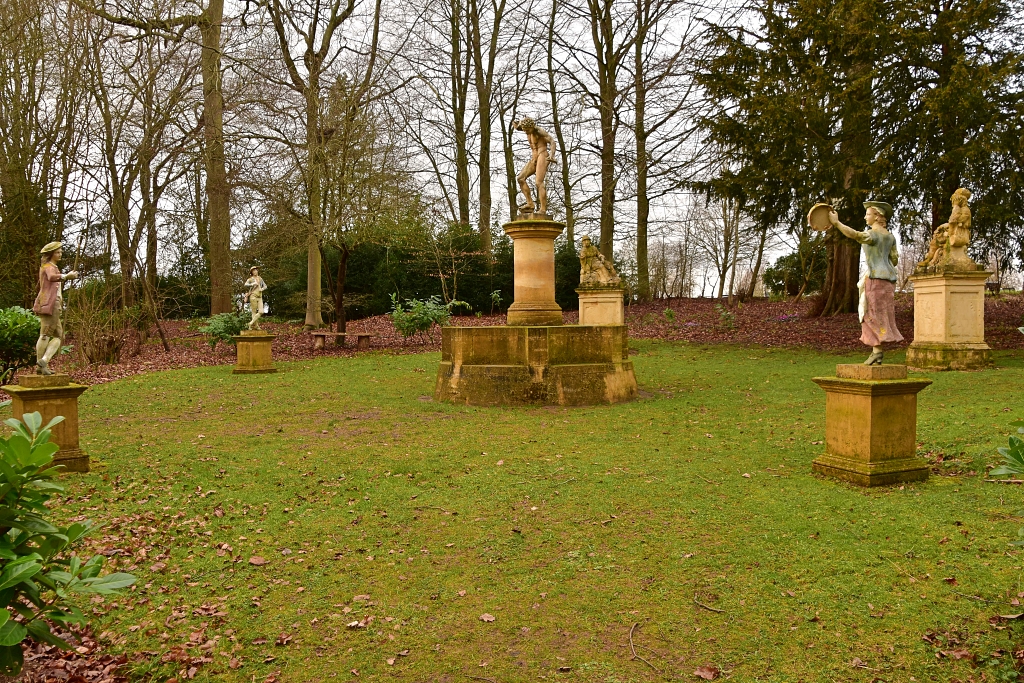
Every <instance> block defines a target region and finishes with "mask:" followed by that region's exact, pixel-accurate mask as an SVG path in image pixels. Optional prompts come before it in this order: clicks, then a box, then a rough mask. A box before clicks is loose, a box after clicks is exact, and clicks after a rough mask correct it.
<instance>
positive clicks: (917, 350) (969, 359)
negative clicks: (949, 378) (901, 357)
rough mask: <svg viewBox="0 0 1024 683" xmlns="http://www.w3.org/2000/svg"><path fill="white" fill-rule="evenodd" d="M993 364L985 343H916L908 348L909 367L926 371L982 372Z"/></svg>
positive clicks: (989, 350)
mask: <svg viewBox="0 0 1024 683" xmlns="http://www.w3.org/2000/svg"><path fill="white" fill-rule="evenodd" d="M991 364H992V349H990V348H989V346H988V344H986V343H985V342H981V343H974V344H969V343H961V344H955V343H954V344H940V343H927V342H920V343H919V342H914V343H912V344H911V345H910V346H909V347H908V348H907V365H909V366H910V367H913V368H922V369H926V370H980V369H982V368H987V367H988V366H990V365H991Z"/></svg>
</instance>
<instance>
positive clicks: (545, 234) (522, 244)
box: [502, 213, 565, 325]
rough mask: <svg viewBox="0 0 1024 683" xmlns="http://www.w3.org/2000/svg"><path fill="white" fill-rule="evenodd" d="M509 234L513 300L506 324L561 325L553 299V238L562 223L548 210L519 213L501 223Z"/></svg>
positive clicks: (559, 314) (560, 229) (560, 228)
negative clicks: (549, 213) (552, 218)
mask: <svg viewBox="0 0 1024 683" xmlns="http://www.w3.org/2000/svg"><path fill="white" fill-rule="evenodd" d="M502 228H503V229H504V230H505V234H506V235H508V236H509V237H511V238H512V258H513V261H514V264H513V267H514V269H515V272H514V278H513V283H514V287H513V291H514V298H515V301H513V302H512V305H511V306H509V307H508V318H507V320H508V324H509V325H561V324H562V309H561V307H560V306H559V305H558V304H557V303H555V238H556V237H558V236H559V235H560V234H562V230H564V229H565V223H557V222H555V221H553V220H551V216H549V215H548V214H541V213H531V214H520V215H519V217H517V218H516V220H514V221H512V222H510V223H506V224H505V225H503V226H502Z"/></svg>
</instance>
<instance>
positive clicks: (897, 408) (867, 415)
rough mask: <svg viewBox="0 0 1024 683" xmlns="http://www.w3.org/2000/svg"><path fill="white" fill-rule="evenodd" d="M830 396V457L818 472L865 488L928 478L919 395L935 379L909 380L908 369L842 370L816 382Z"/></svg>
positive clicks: (827, 409)
mask: <svg viewBox="0 0 1024 683" xmlns="http://www.w3.org/2000/svg"><path fill="white" fill-rule="evenodd" d="M812 381H813V382H814V383H815V384H817V385H818V386H820V387H821V388H822V389H824V390H825V454H824V455H822V456H821V457H819V458H818V459H817V460H815V461H814V463H813V464H812V467H813V469H814V471H815V472H820V473H821V474H824V475H827V476H830V477H835V478H837V479H843V480H845V481H849V482H852V483H854V484H858V485H860V486H885V485H887V484H898V483H900V482H905V481H923V480H925V479H927V478H928V464H927V463H926V462H925V461H924V460H922V459H921V458H919V457H918V456H917V394H918V392H919V391H921V390H922V389H924V388H925V387H927V386H928V385H929V384H931V383H932V381H931V380H930V379H907V366H905V365H837V366H836V376H835V377H815V378H814V379H813V380H812Z"/></svg>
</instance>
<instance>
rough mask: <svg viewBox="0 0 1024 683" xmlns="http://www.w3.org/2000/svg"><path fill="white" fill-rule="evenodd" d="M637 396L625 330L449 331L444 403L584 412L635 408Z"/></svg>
mask: <svg viewBox="0 0 1024 683" xmlns="http://www.w3.org/2000/svg"><path fill="white" fill-rule="evenodd" d="M637 393H638V389H637V384H636V376H635V375H634V374H633V363H632V361H630V360H629V346H628V338H627V336H626V328H625V327H624V326H621V325H604V326H600V327H583V326H577V325H559V326H545V327H511V326H509V327H504V326H502V327H497V326H496V327H445V328H443V329H442V330H441V365H440V366H439V367H438V370H437V382H436V384H435V388H434V399H435V400H437V401H447V402H450V403H462V404H467V405H475V406H492V405H531V404H532V405H576V406H578V405H596V404H601V403H618V402H621V401H629V400H632V399H634V398H636V396H637Z"/></svg>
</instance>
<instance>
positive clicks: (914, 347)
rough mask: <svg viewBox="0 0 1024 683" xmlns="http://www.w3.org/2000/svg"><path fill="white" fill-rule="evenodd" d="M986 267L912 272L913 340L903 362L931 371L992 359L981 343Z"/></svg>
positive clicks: (961, 367)
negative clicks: (981, 268) (983, 268)
mask: <svg viewBox="0 0 1024 683" xmlns="http://www.w3.org/2000/svg"><path fill="white" fill-rule="evenodd" d="M990 275H992V273H991V272H989V271H987V270H945V271H943V270H941V269H940V270H939V271H938V272H927V271H926V272H923V273H919V274H915V275H912V276H911V277H910V281H911V282H913V283H914V342H913V343H912V344H911V345H910V347H909V348H908V349H907V365H910V366H912V367H915V368H927V369H934V370H973V369H977V368H983V367H985V366H987V365H988V364H989V363H990V362H991V354H992V352H991V350H990V349H989V346H988V344H986V343H985V280H987V279H988V278H989V276H990Z"/></svg>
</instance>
